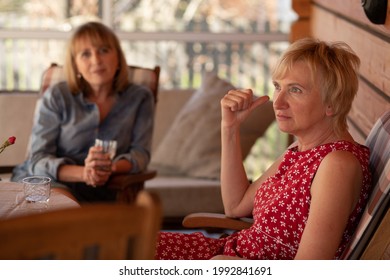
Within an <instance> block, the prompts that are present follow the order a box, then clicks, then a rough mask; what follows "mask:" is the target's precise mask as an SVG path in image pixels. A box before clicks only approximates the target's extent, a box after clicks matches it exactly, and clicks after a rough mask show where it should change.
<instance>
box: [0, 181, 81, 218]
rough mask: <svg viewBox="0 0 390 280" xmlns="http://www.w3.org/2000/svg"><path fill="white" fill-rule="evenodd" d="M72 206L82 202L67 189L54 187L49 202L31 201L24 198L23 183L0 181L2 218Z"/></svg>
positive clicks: (78, 205)
mask: <svg viewBox="0 0 390 280" xmlns="http://www.w3.org/2000/svg"><path fill="white" fill-rule="evenodd" d="M72 207H80V204H79V203H78V202H77V201H76V199H75V198H74V197H73V196H72V195H71V194H70V192H68V191H66V190H65V189H61V188H52V189H51V193H50V199H49V202H47V203H31V202H26V201H25V200H24V191H23V184H21V183H16V182H4V181H0V219H7V218H13V217H17V216H22V215H30V214H34V213H40V212H46V211H53V210H59V209H64V208H72Z"/></svg>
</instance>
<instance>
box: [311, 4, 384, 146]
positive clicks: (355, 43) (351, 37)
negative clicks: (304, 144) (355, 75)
mask: <svg viewBox="0 0 390 280" xmlns="http://www.w3.org/2000/svg"><path fill="white" fill-rule="evenodd" d="M389 1H390V0H389ZM388 9H389V11H390V3H389V7H388ZM310 10H311V15H310V35H311V36H313V37H316V38H320V39H323V40H326V41H344V42H346V43H347V44H349V45H350V46H351V47H352V49H353V50H354V51H355V52H356V53H357V55H358V56H359V57H360V59H361V67H360V76H361V79H360V85H359V92H358V96H357V98H356V100H355V102H354V104H353V108H352V110H351V113H350V115H349V119H350V121H349V123H350V128H351V131H352V134H353V135H354V136H356V137H358V138H359V139H364V138H365V137H366V135H367V134H368V133H369V131H370V129H371V128H372V126H373V124H374V123H375V121H376V120H377V119H378V118H379V117H380V116H381V115H382V114H383V112H385V111H387V110H389V109H390V28H388V26H390V16H388V18H387V20H386V24H385V25H374V24H372V23H370V21H369V20H368V19H367V18H366V16H365V13H364V11H363V8H362V7H361V4H360V0H344V1H338V0H314V1H312V7H311V9H310ZM388 14H390V12H388Z"/></svg>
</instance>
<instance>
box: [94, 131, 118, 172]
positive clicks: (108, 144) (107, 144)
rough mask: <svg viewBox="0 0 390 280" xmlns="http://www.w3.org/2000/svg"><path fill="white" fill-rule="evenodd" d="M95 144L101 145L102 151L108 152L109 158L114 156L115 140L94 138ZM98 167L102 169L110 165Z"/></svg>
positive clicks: (107, 168) (109, 167)
mask: <svg viewBox="0 0 390 280" xmlns="http://www.w3.org/2000/svg"><path fill="white" fill-rule="evenodd" d="M95 146H96V147H102V148H103V149H102V153H104V154H105V153H108V154H109V156H110V159H111V160H112V159H113V158H114V157H115V154H116V146H117V142H116V141H115V140H102V139H96V140H95ZM100 168H101V169H102V170H110V169H111V166H100Z"/></svg>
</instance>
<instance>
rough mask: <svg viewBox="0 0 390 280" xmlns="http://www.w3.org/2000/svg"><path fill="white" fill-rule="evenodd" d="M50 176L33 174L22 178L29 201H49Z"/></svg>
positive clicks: (26, 197)
mask: <svg viewBox="0 0 390 280" xmlns="http://www.w3.org/2000/svg"><path fill="white" fill-rule="evenodd" d="M50 182H51V179H50V178H49V177H44V176H31V177H27V178H24V179H23V180H22V183H23V187H24V195H25V199H26V201H27V202H48V201H49V198H50Z"/></svg>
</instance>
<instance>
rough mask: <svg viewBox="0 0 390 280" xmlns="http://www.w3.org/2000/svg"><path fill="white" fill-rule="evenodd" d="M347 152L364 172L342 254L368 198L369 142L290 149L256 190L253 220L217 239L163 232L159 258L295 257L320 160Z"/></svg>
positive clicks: (160, 236)
mask: <svg viewBox="0 0 390 280" xmlns="http://www.w3.org/2000/svg"><path fill="white" fill-rule="evenodd" d="M337 150H344V151H349V152H351V153H352V154H354V155H355V156H356V158H357V159H358V160H359V162H360V164H361V166H362V171H363V182H362V186H363V187H362V190H361V194H360V198H359V201H358V203H357V205H356V207H355V209H354V211H353V212H352V213H351V215H350V217H349V220H348V224H347V227H346V229H345V231H344V234H343V238H342V241H341V242H340V245H339V248H338V250H337V252H336V254H335V257H334V258H335V259H338V258H339V257H340V255H341V254H342V252H343V250H344V249H345V247H346V245H347V244H348V242H349V240H350V238H351V236H352V234H353V232H354V230H355V228H356V226H357V224H358V222H359V220H360V217H361V214H362V212H363V209H364V206H365V204H366V203H367V200H368V195H369V191H370V180H371V175H370V172H369V169H368V161H369V150H368V148H367V147H365V146H362V145H359V144H353V143H350V142H347V141H338V142H334V143H328V144H324V145H320V146H318V147H315V148H313V149H310V150H307V151H303V152H299V151H297V148H296V147H295V148H291V149H289V150H287V152H286V154H285V156H284V157H283V160H282V162H281V164H280V165H279V167H278V170H277V172H276V173H275V175H273V176H271V177H269V178H268V179H267V180H266V181H265V182H264V183H263V184H262V185H261V186H260V187H259V189H258V190H257V191H256V195H255V199H254V208H253V212H252V214H253V218H254V223H253V225H252V226H251V227H250V228H248V229H245V230H241V231H239V232H236V233H233V234H232V235H230V236H228V237H225V238H220V239H213V238H208V237H205V236H204V235H203V234H202V233H199V232H196V233H191V234H183V233H174V232H161V233H160V235H159V242H158V245H157V250H156V258H157V259H171V260H172V259H210V258H211V257H213V256H215V255H219V254H224V255H230V256H238V257H242V258H246V259H275V260H276V259H294V257H295V255H296V253H297V250H298V246H299V242H300V240H301V237H302V233H303V231H304V229H305V226H306V222H307V219H308V216H309V210H310V202H311V195H310V187H311V183H312V180H313V178H314V175H315V174H316V172H317V169H318V167H319V165H320V164H321V161H322V160H323V159H324V157H325V156H326V155H327V154H329V153H330V152H332V151H337Z"/></svg>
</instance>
